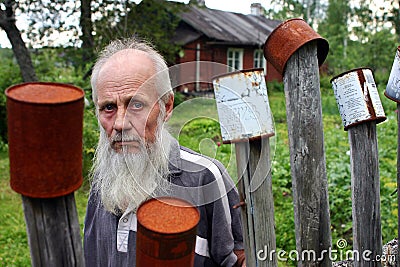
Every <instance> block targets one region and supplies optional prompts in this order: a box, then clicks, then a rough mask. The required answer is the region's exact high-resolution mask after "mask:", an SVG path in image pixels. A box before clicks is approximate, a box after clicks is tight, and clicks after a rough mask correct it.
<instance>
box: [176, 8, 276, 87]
mask: <svg viewBox="0 0 400 267" xmlns="http://www.w3.org/2000/svg"><path fill="white" fill-rule="evenodd" d="M251 9H252V14H249V15H244V14H240V13H233V12H226V11H221V10H215V9H209V8H206V7H205V6H201V5H189V6H188V9H187V10H186V11H185V12H183V13H181V21H180V23H179V25H178V27H177V30H176V35H175V36H174V39H173V41H174V42H175V43H177V44H179V45H181V46H182V51H181V53H180V54H179V56H178V57H177V59H176V63H177V64H180V63H185V62H192V63H193V64H187V65H185V67H184V68H182V73H181V75H180V76H181V77H184V80H185V81H189V82H190V83H187V84H185V85H184V86H180V89H179V90H181V91H185V92H187V91H189V92H190V91H204V90H209V89H211V84H210V82H211V78H212V77H211V76H214V75H215V74H223V73H227V72H231V71H235V70H242V69H252V68H264V72H265V73H266V79H267V81H272V80H278V81H281V80H282V76H281V75H280V74H279V73H278V72H277V71H276V70H275V68H274V67H273V66H272V65H271V64H270V63H268V62H266V60H265V58H264V55H263V50H262V49H263V45H264V43H265V40H266V39H267V37H268V35H269V34H270V33H271V32H272V31H273V30H274V28H275V27H276V26H277V25H278V24H280V21H278V20H271V19H267V18H266V17H264V16H263V15H261V5H260V4H252V6H251ZM201 61H212V62H215V63H220V64H219V65H217V68H218V70H216V69H215V68H216V66H213V67H212V68H213V69H210V68H211V67H210V66H209V65H208V64H200V63H199V62H201ZM193 81H195V82H193Z"/></svg>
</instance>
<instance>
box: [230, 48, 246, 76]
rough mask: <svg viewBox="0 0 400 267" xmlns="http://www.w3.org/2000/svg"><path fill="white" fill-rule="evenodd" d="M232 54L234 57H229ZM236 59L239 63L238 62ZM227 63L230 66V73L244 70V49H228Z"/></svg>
mask: <svg viewBox="0 0 400 267" xmlns="http://www.w3.org/2000/svg"><path fill="white" fill-rule="evenodd" d="M230 52H232V57H230V56H229V54H230ZM236 57H237V60H238V62H236V63H237V64H236V63H234V61H236ZM226 63H227V65H228V72H231V71H238V70H241V69H243V48H228V51H227V52H226Z"/></svg>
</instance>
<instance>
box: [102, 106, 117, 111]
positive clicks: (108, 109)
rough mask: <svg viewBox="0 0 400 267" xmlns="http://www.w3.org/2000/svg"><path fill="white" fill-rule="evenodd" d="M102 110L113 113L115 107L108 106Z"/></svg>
mask: <svg viewBox="0 0 400 267" xmlns="http://www.w3.org/2000/svg"><path fill="white" fill-rule="evenodd" d="M101 110H104V111H108V112H110V111H113V110H114V105H113V104H106V105H104V106H103V107H102V108H101Z"/></svg>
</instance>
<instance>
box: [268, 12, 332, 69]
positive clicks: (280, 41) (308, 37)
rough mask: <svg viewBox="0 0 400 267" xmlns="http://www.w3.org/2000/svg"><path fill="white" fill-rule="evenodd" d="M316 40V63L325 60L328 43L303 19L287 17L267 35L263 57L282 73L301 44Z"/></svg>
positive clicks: (320, 63) (319, 63)
mask: <svg viewBox="0 0 400 267" xmlns="http://www.w3.org/2000/svg"><path fill="white" fill-rule="evenodd" d="M311 41H316V42H317V48H318V49H317V57H318V65H319V66H321V65H322V63H323V62H324V61H325V59H326V57H327V55H328V51H329V43H328V41H327V40H326V39H324V38H322V37H321V36H320V35H319V34H318V33H317V32H315V31H314V30H313V29H312V28H311V27H310V25H308V24H307V22H305V21H304V20H303V19H300V18H295V19H289V20H286V21H284V22H282V23H281V24H279V25H278V26H277V27H276V28H275V29H274V30H273V31H272V32H271V34H270V35H269V36H268V38H267V40H266V41H265V45H264V57H265V58H266V59H267V61H268V62H270V63H271V64H272V65H273V66H274V67H275V69H276V70H278V71H279V73H280V74H282V75H283V73H284V71H285V67H286V63H287V61H288V60H289V58H290V57H291V56H292V55H293V54H294V53H295V52H296V51H297V50H298V49H299V48H300V47H302V46H304V45H305V44H306V43H309V42H311Z"/></svg>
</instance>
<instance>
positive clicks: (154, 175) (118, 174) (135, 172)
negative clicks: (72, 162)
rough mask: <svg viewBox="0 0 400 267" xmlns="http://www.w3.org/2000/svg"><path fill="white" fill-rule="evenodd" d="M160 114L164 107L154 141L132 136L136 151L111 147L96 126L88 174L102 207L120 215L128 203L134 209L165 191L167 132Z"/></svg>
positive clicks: (167, 186) (159, 117) (166, 190)
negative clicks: (91, 164)
mask: <svg viewBox="0 0 400 267" xmlns="http://www.w3.org/2000/svg"><path fill="white" fill-rule="evenodd" d="M160 101H161V100H160ZM164 114H165V109H163V108H161V110H160V115H159V116H158V126H157V132H156V141H155V142H154V143H151V144H146V143H145V142H144V141H143V140H142V139H140V138H136V139H137V140H138V142H139V143H140V152H138V153H129V152H124V151H123V152H122V153H118V152H116V151H114V150H113V149H112V148H111V146H110V140H109V139H108V137H107V134H106V133H105V131H104V129H102V128H101V129H100V139H99V144H98V146H97V149H96V153H95V157H94V161H93V166H92V171H91V173H92V177H91V178H92V187H93V189H94V191H95V192H96V193H97V194H98V196H100V199H101V203H102V205H103V206H104V208H105V209H106V210H108V211H110V212H112V213H114V214H116V215H118V214H119V215H120V214H121V213H122V212H124V211H125V210H126V208H128V206H129V207H130V208H132V209H136V208H137V207H138V206H139V204H140V203H142V202H143V201H145V200H146V199H148V198H149V197H156V196H160V195H168V194H169V189H170V183H169V181H168V175H169V170H168V156H169V151H170V144H171V136H170V135H169V133H168V131H167V130H166V129H165V128H164V124H163V123H162V118H164ZM130 138H131V137H130Z"/></svg>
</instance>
